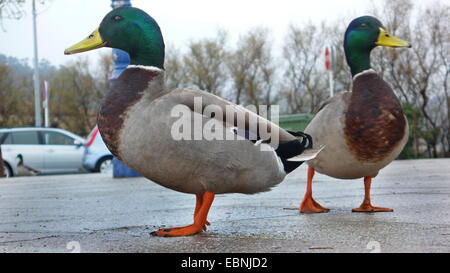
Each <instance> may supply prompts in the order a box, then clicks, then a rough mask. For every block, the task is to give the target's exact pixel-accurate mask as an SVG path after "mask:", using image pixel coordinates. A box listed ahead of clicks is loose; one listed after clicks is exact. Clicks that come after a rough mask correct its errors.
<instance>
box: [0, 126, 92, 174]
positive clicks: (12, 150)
mask: <svg viewBox="0 0 450 273" xmlns="http://www.w3.org/2000/svg"><path fill="white" fill-rule="evenodd" d="M0 143H1V145H2V156H3V162H4V163H5V174H6V176H16V175H17V163H18V162H19V159H18V157H17V156H18V155H19V154H21V155H22V157H23V161H24V164H26V165H28V166H30V167H32V168H34V169H36V170H38V171H39V172H40V173H41V174H56V173H73V172H80V171H84V169H83V167H82V164H83V163H82V162H83V161H82V159H83V154H84V151H85V149H86V147H85V140H84V139H83V138H82V137H81V136H78V135H76V134H74V133H71V132H69V131H66V130H63V129H56V128H43V127H21V128H1V129H0Z"/></svg>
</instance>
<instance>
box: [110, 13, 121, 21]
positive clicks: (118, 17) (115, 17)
mask: <svg viewBox="0 0 450 273" xmlns="http://www.w3.org/2000/svg"><path fill="white" fill-rule="evenodd" d="M112 19H113V20H114V21H116V22H119V21H120V20H122V16H120V15H116V16H114V17H113V18H112Z"/></svg>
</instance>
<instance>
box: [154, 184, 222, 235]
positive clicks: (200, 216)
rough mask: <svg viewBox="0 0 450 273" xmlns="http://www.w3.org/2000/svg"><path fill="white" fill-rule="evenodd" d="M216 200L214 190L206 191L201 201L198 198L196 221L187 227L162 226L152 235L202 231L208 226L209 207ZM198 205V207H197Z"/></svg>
mask: <svg viewBox="0 0 450 273" xmlns="http://www.w3.org/2000/svg"><path fill="white" fill-rule="evenodd" d="M213 201H214V192H209V191H206V192H205V193H204V194H203V195H201V202H199V201H198V200H197V202H196V203H197V204H198V205H197V206H199V208H198V209H197V212H196V213H194V214H195V216H194V223H193V224H192V225H188V226H185V227H176V228H162V229H160V230H158V231H155V232H152V233H151V234H152V235H155V236H163V237H176V236H189V235H194V234H197V233H199V232H202V231H203V230H204V229H205V227H206V223H207V221H206V218H207V216H208V212H209V208H210V207H211V205H212V202H213ZM197 206H196V207H197Z"/></svg>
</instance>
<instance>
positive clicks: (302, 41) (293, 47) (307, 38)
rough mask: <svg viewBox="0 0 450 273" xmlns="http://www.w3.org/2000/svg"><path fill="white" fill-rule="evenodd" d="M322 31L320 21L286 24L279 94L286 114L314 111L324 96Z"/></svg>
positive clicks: (325, 91)
mask: <svg viewBox="0 0 450 273" xmlns="http://www.w3.org/2000/svg"><path fill="white" fill-rule="evenodd" d="M324 30H325V25H324V24H322V25H321V26H320V27H317V26H315V25H314V24H312V23H308V24H306V25H304V26H294V25H290V26H289V30H288V34H287V36H286V38H285V44H284V47H283V56H284V60H285V62H286V70H285V73H284V80H285V86H284V87H283V91H282V95H283V96H285V97H286V99H287V104H288V107H289V112H290V113H302V112H303V113H305V112H306V113H314V112H315V111H316V110H317V109H318V108H319V107H320V105H321V103H322V102H323V101H324V100H325V99H326V96H327V95H326V94H327V76H326V73H325V71H324V70H325V68H324V67H323V63H320V64H319V60H321V59H320V57H321V56H322V54H323V50H324V46H325V41H324V39H323V33H324Z"/></svg>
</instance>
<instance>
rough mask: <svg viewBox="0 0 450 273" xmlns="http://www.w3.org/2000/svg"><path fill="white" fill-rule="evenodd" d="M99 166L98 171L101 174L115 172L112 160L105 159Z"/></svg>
mask: <svg viewBox="0 0 450 273" xmlns="http://www.w3.org/2000/svg"><path fill="white" fill-rule="evenodd" d="M97 165H98V171H99V172H100V173H112V170H113V160H112V158H103V159H102V160H101V161H100V162H99V163H98V164H97Z"/></svg>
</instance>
